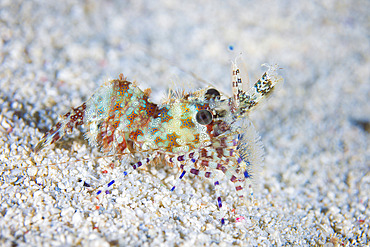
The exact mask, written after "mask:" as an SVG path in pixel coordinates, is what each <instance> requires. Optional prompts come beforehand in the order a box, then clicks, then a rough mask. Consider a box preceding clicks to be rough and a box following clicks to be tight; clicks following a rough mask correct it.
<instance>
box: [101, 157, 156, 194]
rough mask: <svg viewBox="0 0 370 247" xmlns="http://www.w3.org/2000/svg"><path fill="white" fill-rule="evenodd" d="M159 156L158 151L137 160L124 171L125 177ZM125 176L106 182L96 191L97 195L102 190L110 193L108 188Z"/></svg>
mask: <svg viewBox="0 0 370 247" xmlns="http://www.w3.org/2000/svg"><path fill="white" fill-rule="evenodd" d="M157 156H158V154H157V153H153V154H152V155H150V156H149V157H147V158H145V159H142V160H140V161H139V162H136V163H135V164H133V165H131V166H130V167H129V168H128V169H127V170H126V171H124V172H123V175H124V177H125V176H127V175H128V174H129V173H131V172H132V171H134V170H136V169H137V168H139V167H141V166H143V165H146V164H148V163H149V162H151V161H152V160H154V159H155V158H156V157H157ZM124 177H120V178H119V179H118V180H117V181H116V180H111V181H110V182H109V183H108V184H106V185H105V186H104V187H103V188H102V189H99V190H98V191H97V192H96V195H100V194H101V193H102V191H105V193H106V194H109V190H108V188H109V187H111V186H112V185H113V184H114V183H116V182H118V181H120V180H123V179H124Z"/></svg>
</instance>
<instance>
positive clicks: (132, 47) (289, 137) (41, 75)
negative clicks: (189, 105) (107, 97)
mask: <svg viewBox="0 0 370 247" xmlns="http://www.w3.org/2000/svg"><path fill="white" fill-rule="evenodd" d="M17 2H18V3H17ZM44 2H46V1H36V0H34V1H14V0H9V1H7V0H1V1H0V20H1V21H0V52H1V55H0V62H1V66H0V109H1V115H0V162H1V166H0V170H1V173H0V174H1V176H0V177H1V182H0V186H1V187H0V188H1V189H0V202H1V206H0V245H4V246H12V245H14V244H17V245H20V246H29V245H33V246H40V245H41V244H44V245H46V246H47V245H54V246H75V245H84V246H109V245H122V246H125V245H136V246H149V245H150V246H156V245H162V246H173V245H183V246H191V245H194V246H200V245H217V244H220V245H231V244H235V245H243V246H252V245H253V246H257V245H259V246H272V245H275V246H282V245H289V246H290V245H296V246H307V245H325V246H336V245H339V246H342V245H344V246H350V245H358V246H365V245H367V244H369V242H370V241H369V238H370V231H369V222H370V220H369V217H370V210H369V203H370V201H369V195H370V165H369V160H370V159H369V157H370V150H369V129H370V127H369V125H370V124H369V122H370V106H369V98H370V69H369V68H370V41H369V37H370V33H369V32H370V31H369V30H370V29H369V28H370V27H369V23H370V15H369V12H368V10H369V9H370V2H369V1H367V0H364V1H335V0H328V1H317V2H316V3H311V2H309V1H305V2H303V1H294V3H292V2H293V1H276V3H273V4H272V3H270V1H256V2H252V1H200V2H202V3H201V4H198V3H197V2H198V1H181V4H180V1H178V2H179V3H175V2H174V1H173V2H172V1H161V2H156V3H154V2H155V1H130V3H121V2H123V1H118V0H117V1H99V3H97V2H98V1H72V0H71V1H68V0H67V1H59V2H58V3H54V1H53V3H52V1H49V2H50V3H48V4H47V3H44ZM271 2H272V1H271ZM299 2H300V3H299ZM321 2H323V3H321ZM229 45H233V46H234V47H235V50H237V51H243V54H244V56H243V58H244V59H245V61H246V64H247V66H248V70H249V71H248V73H249V75H250V78H251V80H252V81H254V80H255V79H256V78H257V77H258V76H260V75H261V73H262V72H263V69H261V68H260V64H262V63H265V62H267V63H272V64H274V63H278V64H279V65H280V66H281V67H283V68H284V69H283V70H281V74H282V75H283V76H284V78H285V83H284V85H282V87H281V90H278V91H276V93H275V95H274V96H273V97H271V98H270V100H269V101H268V102H266V104H265V105H264V106H263V107H260V108H259V109H258V110H256V111H255V112H254V113H253V114H252V115H251V119H252V120H253V122H254V124H255V126H256V128H257V129H258V130H259V132H260V134H261V136H262V141H263V143H264V145H265V149H266V155H265V165H264V167H263V169H262V174H261V176H260V178H259V179H258V180H257V181H255V182H256V183H257V184H258V185H259V187H260V189H259V190H258V191H256V192H255V195H254V198H253V202H250V200H247V201H246V202H243V201H240V200H238V198H237V197H236V193H235V192H234V188H233V186H232V185H230V184H223V188H225V190H224V197H223V198H224V205H225V207H226V208H227V221H226V224H225V226H223V227H221V226H220V223H219V219H218V218H217V209H216V206H215V200H214V197H213V196H212V195H210V194H212V193H211V192H210V191H211V189H212V187H211V186H210V184H211V183H210V182H209V181H206V180H202V179H199V178H187V179H185V180H184V182H183V183H182V184H181V186H179V188H178V189H177V190H176V192H175V193H171V192H170V188H171V181H172V179H173V177H174V175H176V171H175V170H174V169H171V168H169V167H153V166H152V167H148V168H147V169H146V170H143V171H139V172H135V173H133V174H131V175H129V176H128V177H127V179H125V180H124V182H122V183H118V184H117V185H115V186H116V187H115V189H114V190H113V193H112V194H110V195H106V196H104V197H103V198H102V199H100V201H97V200H96V199H93V200H92V199H91V198H92V196H91V193H89V192H88V191H89V190H92V188H93V187H94V186H95V187H96V186H99V185H102V184H105V183H107V182H108V181H110V180H111V179H112V178H117V177H120V175H119V174H121V173H122V172H123V171H124V165H121V166H116V167H115V168H114V169H112V168H110V167H109V164H110V162H109V159H107V158H106V159H91V157H95V156H98V155H99V154H98V153H97V152H96V150H95V149H92V148H90V147H89V146H88V144H87V142H86V141H85V140H83V137H82V135H79V133H78V132H77V133H76V134H75V135H74V136H72V137H71V138H65V139H64V140H63V141H62V142H60V143H59V144H58V145H54V146H51V147H49V148H47V149H45V150H43V151H41V152H40V154H38V155H34V154H32V153H31V152H30V151H31V150H32V148H33V147H34V145H35V144H36V143H37V141H38V140H39V138H41V136H42V135H43V133H45V132H46V131H47V130H48V128H50V127H51V126H52V124H54V123H56V121H57V118H58V115H59V114H63V113H65V112H66V111H68V109H69V108H70V107H72V106H78V105H79V104H80V103H82V102H83V101H84V100H86V99H87V98H88V97H89V96H90V95H91V94H92V92H93V91H94V90H95V89H96V88H97V87H98V86H99V85H100V84H101V83H103V82H104V81H106V80H107V79H113V78H116V77H117V76H118V74H119V73H124V74H125V75H126V76H127V77H128V79H130V80H137V81H138V82H139V85H140V86H141V88H143V89H144V88H147V87H151V88H152V91H153V93H152V98H153V101H155V102H159V101H160V99H161V97H163V95H164V94H165V92H166V91H167V90H168V88H169V87H171V86H172V83H171V81H176V82H177V83H178V85H180V86H179V87H184V88H189V87H188V86H187V85H186V86H185V85H184V86H182V85H181V83H186V84H188V83H189V82H190V83H193V84H194V87H196V88H198V87H204V86H206V85H205V83H204V82H199V81H198V82H197V80H195V79H194V77H192V76H191V75H190V73H194V74H195V75H197V76H198V77H200V78H202V79H203V80H205V81H207V82H210V83H212V84H214V85H216V86H217V87H218V88H219V89H220V90H223V91H225V92H227V93H230V92H231V90H230V88H229V81H230V59H231V58H233V57H234V56H235V54H230V52H229V51H228V46H229ZM80 158H87V159H89V161H85V162H81V161H80V162H77V161H76V159H80ZM67 161H68V162H67ZM104 170H106V171H107V173H106V174H103V173H102V171H104ZM79 181H82V182H79ZM84 181H85V182H86V183H89V184H90V185H91V186H92V187H90V188H87V187H86V186H84V185H83V183H84ZM97 206H99V208H97Z"/></svg>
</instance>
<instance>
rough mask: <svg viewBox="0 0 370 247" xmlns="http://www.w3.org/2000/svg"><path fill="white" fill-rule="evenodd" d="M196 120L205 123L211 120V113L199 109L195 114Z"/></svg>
mask: <svg viewBox="0 0 370 247" xmlns="http://www.w3.org/2000/svg"><path fill="white" fill-rule="evenodd" d="M195 119H196V120H197V122H198V123H199V124H201V125H207V124H210V123H211V122H212V113H211V112H210V111H208V110H200V111H198V113H197V115H196V116H195Z"/></svg>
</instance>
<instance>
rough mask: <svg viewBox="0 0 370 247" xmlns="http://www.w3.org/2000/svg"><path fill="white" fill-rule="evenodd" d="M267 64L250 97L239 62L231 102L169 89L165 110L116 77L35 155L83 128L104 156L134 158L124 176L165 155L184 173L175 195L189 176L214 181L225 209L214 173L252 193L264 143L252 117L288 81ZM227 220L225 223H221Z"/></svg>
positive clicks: (208, 93)
mask: <svg viewBox="0 0 370 247" xmlns="http://www.w3.org/2000/svg"><path fill="white" fill-rule="evenodd" d="M265 66H266V67H267V68H268V69H267V71H266V72H265V73H264V74H263V75H262V77H261V78H260V79H259V80H258V81H257V82H256V83H254V84H253V85H252V86H251V87H250V88H249V89H248V90H246V91H245V90H243V83H245V82H243V80H242V77H241V75H240V70H239V68H238V65H237V63H236V62H233V63H232V84H231V85H232V92H233V95H232V97H226V96H224V95H222V94H221V93H220V92H219V91H218V90H217V89H215V88H212V87H208V88H206V89H202V90H198V91H195V92H190V93H186V92H183V91H182V92H179V91H170V94H169V97H168V99H167V100H165V101H164V102H162V103H160V104H157V103H153V102H151V100H150V98H149V96H150V93H151V90H150V89H146V90H141V89H140V88H139V87H138V86H137V85H136V83H134V82H130V81H128V80H127V79H126V78H125V77H123V75H122V74H121V75H120V76H119V78H118V79H116V80H112V81H109V82H106V83H104V84H103V85H102V86H101V87H100V88H99V89H98V90H97V91H96V92H95V93H94V94H93V95H92V96H91V97H90V99H89V100H87V101H86V102H85V103H83V104H82V105H81V106H79V107H77V108H72V110H71V111H69V112H68V113H66V114H64V115H63V116H62V118H61V120H60V121H59V122H58V123H57V124H56V125H55V126H54V127H53V128H51V129H50V130H49V131H48V132H47V133H46V134H45V135H44V136H43V137H42V139H41V140H40V141H39V142H38V144H37V145H36V147H35V149H34V152H35V153H37V152H39V151H40V150H41V149H43V148H44V147H46V146H48V145H50V144H53V143H55V142H57V141H58V140H60V139H61V138H62V137H63V136H64V135H65V134H67V133H71V132H72V130H73V129H74V128H76V127H78V126H82V129H83V131H84V132H85V137H86V139H87V140H88V142H89V144H90V145H91V146H97V147H99V148H100V149H101V151H102V152H103V153H106V154H110V155H117V157H122V155H130V156H132V157H133V158H134V159H136V163H132V164H122V165H125V166H127V170H126V171H125V175H126V174H127V173H129V172H130V171H132V170H135V169H137V168H138V167H140V166H144V165H146V164H148V163H150V162H153V160H154V159H155V158H157V157H161V158H162V159H163V160H165V161H166V162H167V163H168V164H170V165H171V166H177V167H178V169H179V177H178V179H177V180H176V181H175V184H174V185H173V187H172V188H171V191H174V190H175V188H176V186H177V184H178V181H180V180H181V179H182V178H183V177H184V176H185V174H194V175H196V176H202V177H205V178H207V179H210V180H211V181H212V183H213V184H214V188H215V195H216V202H217V206H218V208H220V209H221V208H222V200H221V196H220V193H219V187H220V186H219V184H220V182H219V180H218V179H217V177H218V176H216V174H217V173H221V174H223V175H224V176H226V178H227V179H228V180H230V181H231V182H232V183H233V184H234V186H235V190H236V192H237V194H238V196H240V197H242V196H244V194H245V193H244V191H245V190H244V189H245V188H247V189H248V192H249V193H250V194H251V193H252V188H251V180H252V178H253V176H254V175H255V170H256V167H258V166H260V164H261V163H262V154H263V147H262V143H261V141H260V137H259V136H258V135H257V133H256V131H255V129H254V127H253V125H252V123H251V122H250V120H249V118H248V114H249V112H250V110H251V109H252V108H253V107H255V106H256V105H257V104H258V103H259V102H260V100H261V99H263V98H264V97H266V96H268V95H269V94H271V92H272V91H273V89H274V87H275V85H276V84H277V83H279V82H281V81H282V80H283V79H282V78H281V76H279V75H278V74H277V70H278V66H277V65H275V66H269V65H265ZM115 182H116V181H115V180H112V181H111V182H109V183H108V184H107V185H105V186H104V188H101V189H97V195H99V194H101V192H102V191H105V192H106V193H109V187H112V186H113V184H114V183H115ZM221 222H222V224H223V223H224V218H223V217H222V219H221Z"/></svg>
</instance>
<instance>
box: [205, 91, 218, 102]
mask: <svg viewBox="0 0 370 247" xmlns="http://www.w3.org/2000/svg"><path fill="white" fill-rule="evenodd" d="M205 98H206V100H211V99H220V92H219V91H217V90H216V89H214V88H210V89H208V90H207V92H206V94H205Z"/></svg>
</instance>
